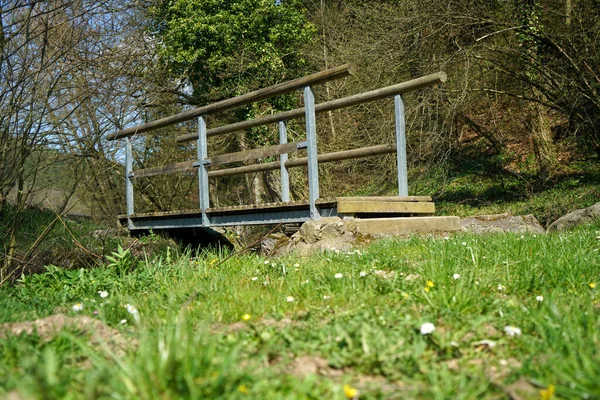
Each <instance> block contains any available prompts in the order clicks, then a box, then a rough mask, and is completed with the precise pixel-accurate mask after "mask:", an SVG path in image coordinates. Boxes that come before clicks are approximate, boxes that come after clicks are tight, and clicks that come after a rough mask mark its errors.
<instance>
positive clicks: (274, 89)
mask: <svg viewBox="0 0 600 400" xmlns="http://www.w3.org/2000/svg"><path fill="white" fill-rule="evenodd" d="M350 74H351V68H350V66H349V65H342V66H340V67H336V68H332V69H328V70H326V71H321V72H318V73H316V74H312V75H308V76H305V77H302V78H298V79H295V80H292V81H289V82H285V83H281V84H278V85H274V86H271V87H268V88H264V89H260V90H257V91H254V92H250V93H246V94H244V95H241V96H238V97H234V98H232V99H227V100H223V101H220V102H217V103H212V104H209V105H207V106H203V107H199V108H195V109H192V110H188V111H185V112H183V113H179V114H176V115H173V116H169V117H166V118H162V119H159V120H156V121H152V122H149V123H146V124H142V125H139V126H136V127H132V128H127V129H123V130H121V131H118V132H115V133H112V134H110V135H109V136H108V139H109V140H116V139H120V138H126V140H127V144H126V198H127V216H128V217H131V216H133V215H134V201H133V182H132V180H133V179H137V178H142V177H150V176H156V175H162V174H168V173H174V172H181V171H189V170H193V169H195V168H197V169H198V179H199V198H200V200H199V203H200V204H199V206H200V210H201V212H202V218H201V222H202V226H210V225H211V221H210V218H209V216H208V215H207V212H206V211H207V209H208V208H209V184H208V180H209V178H216V177H222V176H230V175H241V174H247V173H254V172H261V171H269V170H276V169H279V170H280V172H281V198H282V201H283V202H289V201H290V186H289V174H288V169H289V168H292V167H298V166H307V167H308V192H309V199H308V201H309V207H310V213H309V216H310V218H311V219H318V218H320V213H319V210H318V205H317V200H318V199H319V172H318V165H319V163H326V162H333V161H340V160H347V159H353V158H359V157H368V156H374V155H378V154H386V153H393V152H395V153H396V154H397V157H396V158H397V167H398V195H399V196H408V177H407V163H406V157H407V156H406V132H405V121H404V102H403V100H402V94H404V93H408V92H411V91H414V90H418V89H422V88H425V87H428V86H432V85H436V84H439V83H442V82H445V81H446V74H445V73H444V72H438V73H435V74H431V75H427V76H423V77H421V78H417V79H413V80H410V81H407V82H403V83H399V84H396V85H392V86H388V87H385V88H381V89H377V90H373V91H369V92H364V93H360V94H357V95H353V96H348V97H344V98H341V99H336V100H331V101H327V102H324V103H320V104H315V99H314V94H313V91H312V86H314V85H318V84H322V83H325V82H327V81H330V80H334V79H340V78H344V77H347V76H349V75H350ZM298 89H303V91H304V107H302V108H297V109H294V110H290V111H284V112H280V113H277V114H273V115H268V116H264V117H259V118H255V119H253V120H249V121H242V122H238V123H234V124H229V125H225V126H220V127H215V128H211V129H208V128H207V126H206V116H207V115H209V114H214V113H217V112H222V111H225V110H229V109H232V108H235V107H239V106H242V105H245V104H249V103H252V102H256V101H260V100H264V99H267V98H270V97H274V96H277V95H281V94H284V93H289V92H291V91H294V90H298ZM387 97H394V109H395V128H396V142H395V143H389V144H385V145H379V146H371V147H363V148H359V149H352V150H345V151H339V152H335V153H327V154H318V153H317V132H316V114H319V113H324V112H327V111H332V110H337V109H340V108H345V107H350V106H353V105H357V104H362V103H366V102H370V101H374V100H379V99H383V98H387ZM301 117H304V118H305V124H306V140H305V141H299V142H291V143H288V141H287V129H286V121H289V120H291V119H296V118H301ZM194 118H197V120H198V133H197V134H186V135H182V136H179V137H177V139H176V141H177V142H178V143H185V142H189V141H193V140H196V141H197V148H198V157H197V159H196V160H189V161H184V162H180V163H176V164H170V165H164V166H160V167H153V168H146V169H140V170H135V171H134V170H133V161H132V158H133V153H132V151H133V149H132V144H131V136H133V135H136V134H140V133H145V132H149V131H152V130H155V129H159V128H163V127H166V126H169V125H174V124H177V123H180V122H184V121H189V120H191V119H194ZM272 123H277V124H278V127H279V144H278V145H274V146H267V147H263V148H259V149H252V150H246V151H241V152H236V153H228V154H221V155H215V156H212V157H209V155H208V150H207V139H208V137H210V136H215V135H222V134H226V133H232V132H239V131H243V130H246V129H249V128H253V127H257V126H262V125H267V124H272ZM304 149H306V151H307V157H300V158H294V159H288V154H289V153H292V152H296V151H299V150H304ZM269 156H279V161H274V162H269V163H263V164H255V165H247V166H242V167H234V168H225V169H218V170H212V171H211V170H210V168H211V167H215V166H218V165H224V164H228V163H233V162H239V161H246V160H251V159H258V158H264V157H269Z"/></svg>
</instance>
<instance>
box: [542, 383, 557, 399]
mask: <svg viewBox="0 0 600 400" xmlns="http://www.w3.org/2000/svg"><path fill="white" fill-rule="evenodd" d="M553 397H554V385H548V388H547V389H542V390H540V398H541V399H542V400H550V399H552V398H553Z"/></svg>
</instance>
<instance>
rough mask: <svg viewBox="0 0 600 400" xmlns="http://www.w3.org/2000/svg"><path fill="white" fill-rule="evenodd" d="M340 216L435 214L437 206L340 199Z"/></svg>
mask: <svg viewBox="0 0 600 400" xmlns="http://www.w3.org/2000/svg"><path fill="white" fill-rule="evenodd" d="M337 212H338V214H361V213H362V214H380V213H393V214H433V213H435V204H434V203H429V202H410V201H346V200H344V199H338V202H337Z"/></svg>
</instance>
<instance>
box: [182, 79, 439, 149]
mask: <svg viewBox="0 0 600 400" xmlns="http://www.w3.org/2000/svg"><path fill="white" fill-rule="evenodd" d="M447 79H448V78H447V76H446V73H445V72H443V71H440V72H437V73H435V74H430V75H425V76H422V77H420V78H416V79H412V80H410V81H406V82H402V83H398V84H396V85H392V86H387V87H385V88H381V89H376V90H372V91H370V92H365V93H360V94H356V95H353V96H348V97H343V98H341V99H336V100H331V101H326V102H324V103H319V104H315V113H316V114H320V113H324V112H327V111H333V110H337V109H340V108H344V107H350V106H355V105H358V104H362V103H366V102H369V101H374V100H379V99H383V98H386V97H391V96H395V95H398V94H404V93H408V92H412V91H414V90H418V89H423V88H425V87H428V86H433V85H436V84H440V83H443V82H446V80H447ZM305 111H306V110H305V108H304V107H302V108H296V109H294V110H289V111H283V112H280V113H277V114H272V115H267V116H264V117H259V118H255V119H252V120H249V121H242V122H237V123H234V124H229V125H224V126H219V127H217V128H211V129H207V130H206V136H215V135H223V134H226V133H232V132H238V131H243V130H246V129H250V128H254V127H257V126H262V125H268V124H271V123H275V122H279V121H287V120H290V119H294V118H298V117H302V116H304V113H305ZM195 139H198V134H197V133H190V134H186V135H181V136H178V137H177V138H176V139H175V140H176V141H177V143H185V142H190V141H192V140H195Z"/></svg>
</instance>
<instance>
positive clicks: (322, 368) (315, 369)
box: [284, 356, 335, 376]
mask: <svg viewBox="0 0 600 400" xmlns="http://www.w3.org/2000/svg"><path fill="white" fill-rule="evenodd" d="M284 370H285V372H287V373H289V374H291V375H294V376H306V375H309V374H313V375H317V374H321V375H325V376H331V375H332V371H335V370H333V368H331V367H330V366H329V361H327V360H326V359H324V358H322V357H319V356H299V357H296V358H294V359H293V360H292V362H291V363H289V364H288V365H286V366H285V368H284Z"/></svg>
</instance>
